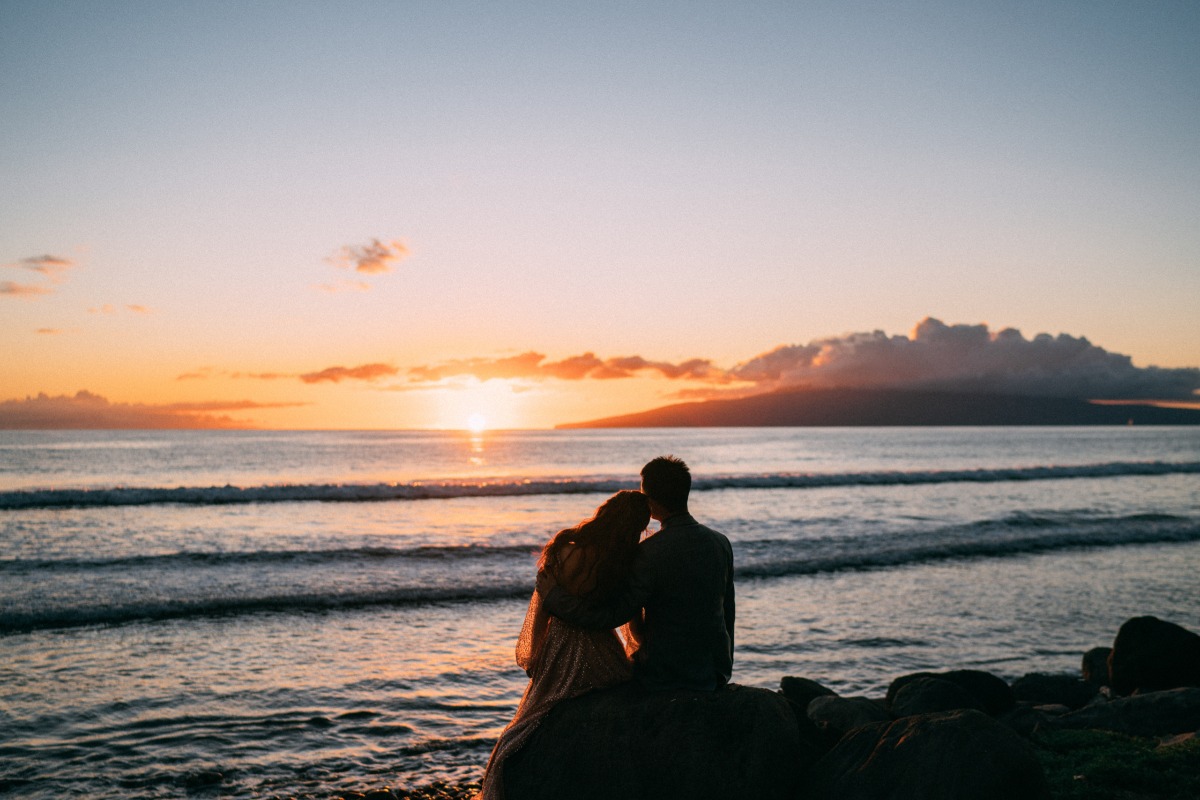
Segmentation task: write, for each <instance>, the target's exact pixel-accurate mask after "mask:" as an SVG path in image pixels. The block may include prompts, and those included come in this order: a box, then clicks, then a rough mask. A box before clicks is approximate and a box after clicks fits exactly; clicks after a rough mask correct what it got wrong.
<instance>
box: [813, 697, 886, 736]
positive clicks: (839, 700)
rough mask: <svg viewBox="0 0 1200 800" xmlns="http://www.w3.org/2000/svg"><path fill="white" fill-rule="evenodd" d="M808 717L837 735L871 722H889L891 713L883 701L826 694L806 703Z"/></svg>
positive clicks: (819, 726) (818, 725)
mask: <svg viewBox="0 0 1200 800" xmlns="http://www.w3.org/2000/svg"><path fill="white" fill-rule="evenodd" d="M807 713H808V718H809V719H810V720H811V721H812V722H813V724H814V725H816V726H817V727H818V728H821V729H823V730H827V731H830V732H832V733H836V734H838V735H839V736H840V735H841V734H844V733H846V732H847V731H852V730H854V729H855V728H861V727H862V726H863V725H869V724H871V723H872V722H891V720H892V715H891V713H889V712H888V710H887V708H886V707H885V706H884V705H883V703H881V702H879V701H878V700H872V699H870V698H869V697H838V696H837V695H826V696H823V697H817V698H815V699H814V700H813V701H812V702H811V703H809V704H808V712H807Z"/></svg>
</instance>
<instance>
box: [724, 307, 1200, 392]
mask: <svg viewBox="0 0 1200 800" xmlns="http://www.w3.org/2000/svg"><path fill="white" fill-rule="evenodd" d="M730 375H731V376H732V377H733V378H735V379H736V380H738V381H742V382H750V383H752V384H754V385H755V387H756V388H757V389H758V390H763V389H776V388H788V387H799V386H809V387H821V388H827V387H860V388H866V387H872V388H911V389H940V390H955V391H971V392H992V393H997V394H1012V395H1030V396H1038V397H1077V398H1087V399H1171V398H1190V397H1192V396H1193V394H1194V392H1196V390H1197V389H1200V369H1196V368H1179V369H1166V368H1160V367H1135V366H1134V365H1133V362H1132V359H1131V358H1130V357H1129V356H1126V355H1121V354H1119V353H1110V352H1108V351H1107V350H1105V349H1104V348H1102V347H1097V346H1096V345H1094V344H1092V343H1091V342H1089V341H1088V340H1087V339H1086V338H1083V337H1074V336H1070V335H1067V334H1059V335H1057V336H1051V335H1049V334H1046V333H1039V334H1037V335H1036V336H1034V337H1033V338H1032V339H1026V338H1025V337H1024V336H1023V335H1022V334H1021V332H1020V331H1018V330H1016V329H1014V328H1004V329H1003V330H999V331H995V332H993V331H989V330H988V327H987V325H984V324H979V325H946V324H945V323H943V322H941V321H940V320H937V319H934V318H932V317H928V318H926V319H924V320H922V321H921V322H919V323H917V326H916V327H915V328H914V329H913V331H912V333H911V334H910V335H909V336H888V335H887V334H885V333H884V332H882V331H873V332H871V333H851V334H847V335H845V336H838V337H831V338H827V339H819V340H816V341H813V342H810V343H809V344H806V345H783V346H780V347H776V348H775V349H773V350H770V351H768V352H765V353H762V354H761V355H758V356H755V357H754V358H752V359H750V360H748V361H745V362H743V363H741V364H738V365H737V366H735V367H734V368H733V369H732V370H730Z"/></svg>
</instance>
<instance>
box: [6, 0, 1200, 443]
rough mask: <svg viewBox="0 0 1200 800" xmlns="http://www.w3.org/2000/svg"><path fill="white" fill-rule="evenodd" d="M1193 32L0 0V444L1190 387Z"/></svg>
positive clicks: (213, 2)
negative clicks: (21, 431)
mask: <svg viewBox="0 0 1200 800" xmlns="http://www.w3.org/2000/svg"><path fill="white" fill-rule="evenodd" d="M1198 40H1200V4H1196V3H1194V2H1190V1H1189V0H1179V1H1178V2H1161V1H1158V0H1147V1H1146V2H1137V3H1129V2H1092V1H1089V2H1083V1H1082V0H1080V1H1079V2H1069V1H1067V0H1064V1H1063V2H1055V3H1045V2H1013V1H1007V0H1000V1H998V2H986V3H983V2H979V3H976V2H962V1H961V0H954V1H952V0H946V1H945V2H942V1H940V0H937V1H935V0H929V1H928V2H886V3H885V2H877V3H859V2H805V3H795V2H780V3H773V2H757V3H745V4H734V3H704V2H689V3H668V2H659V3H655V2H646V3H642V2H639V3H622V2H617V3H570V2H568V3H563V2H546V3H536V2H506V3H459V2H439V3H416V2H412V3H410V2H354V1H353V0H351V1H350V2H338V3H331V2H330V3H317V2H299V1H293V2H267V1H265V0H261V1H260V2H221V1H220V0H205V1H204V2H187V0H182V1H181V2H171V3H161V2H119V1H117V0H113V1H111V2H83V1H82V0H79V1H78V2H58V1H57V0H36V1H34V0H30V1H24V0H0V178H2V180H0V183H2V185H3V187H4V188H3V191H0V337H2V339H0V341H3V342H4V347H3V355H0V427H22V426H30V425H33V426H36V427H58V426H65V427H72V426H79V425H95V426H100V427H107V426H118V427H125V426H133V427H142V426H146V427H160V426H177V425H182V426H188V427H209V426H255V427H272V428H426V427H434V428H462V427H464V426H467V425H468V424H475V425H481V424H486V425H487V426H488V427H493V428H511V427H516V428H525V427H535V428H536V427H548V426H552V425H555V424H558V423H564V422H572V421H578V420H583V419H591V418H596V417H602V416H608V415H612V414H620V413H628V412H632V411H640V410H644V409H648V408H653V407H656V406H659V405H663V404H666V403H669V402H677V401H678V400H679V399H681V398H696V399H703V398H707V397H715V396H730V395H739V394H750V393H755V392H758V391H764V390H769V389H775V388H781V387H787V386H791V385H801V384H803V385H838V384H847V383H849V384H853V385H875V384H882V385H893V386H910V385H916V386H944V387H949V388H954V387H956V386H973V387H985V388H988V389H992V390H997V391H1005V390H1009V391H1020V392H1026V393H1043V394H1056V393H1063V394H1065V393H1081V392H1082V393H1086V394H1087V395H1088V396H1094V397H1107V398H1119V397H1155V398H1159V399H1188V398H1195V394H1194V392H1195V390H1196V389H1197V388H1198V387H1200V371H1198V370H1197V367H1200V322H1198V319H1197V310H1198V309H1200V48H1197V47H1196V45H1195V43H1196V42H1197V41H1198ZM469 421H470V423H469Z"/></svg>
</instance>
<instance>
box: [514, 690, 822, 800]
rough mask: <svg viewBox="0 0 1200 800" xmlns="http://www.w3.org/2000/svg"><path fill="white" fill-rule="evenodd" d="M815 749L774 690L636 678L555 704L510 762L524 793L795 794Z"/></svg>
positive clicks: (596, 798) (597, 796) (557, 798)
mask: <svg viewBox="0 0 1200 800" xmlns="http://www.w3.org/2000/svg"><path fill="white" fill-rule="evenodd" d="M817 755H818V753H817V752H815V751H812V750H809V749H807V748H805V747H804V746H803V745H802V744H801V741H800V734H799V731H798V728H797V723H796V718H795V716H794V713H793V711H792V709H791V707H790V706H789V704H788V702H787V701H786V700H785V699H784V698H783V696H781V695H780V694H778V693H776V692H771V691H767V690H766V689H754V688H749V687H743V686H728V687H726V688H725V689H722V690H721V691H718V692H691V691H668V692H646V691H643V690H641V689H639V688H638V687H637V686H635V685H633V684H625V685H622V686H617V687H613V688H611V689H605V690H602V691H596V692H590V693H588V694H585V695H582V696H580V697H576V698H572V699H570V700H566V701H564V702H562V703H559V704H558V705H556V706H555V707H554V709H553V710H551V711H550V713H549V714H547V715H546V718H545V719H544V720H542V723H541V724H540V725H539V726H538V728H537V730H536V731H535V732H534V734H533V735H532V736H531V737H530V739H529V741H528V742H527V743H526V745H525V746H524V747H523V748H522V749H521V751H520V752H519V753H517V754H516V755H514V756H512V757H511V758H510V759H509V760H508V761H507V762H506V763H505V769H504V775H505V794H506V795H507V796H508V797H512V798H520V799H521V800H541V799H542V798H545V800H561V798H564V797H570V798H577V800H608V798H615V797H620V798H632V799H634V800H636V799H637V798H647V800H649V798H654V800H671V798H688V800H700V799H701V798H714V800H716V798H728V799H729V800H738V799H739V798H744V799H745V800H752V799H753V800H769V799H770V798H780V800H783V799H784V798H791V797H793V796H794V794H795V792H796V790H797V786H798V785H799V779H800V776H801V774H802V772H803V771H804V769H806V768H807V767H808V766H809V765H810V764H811V763H812V762H813V761H815V760H816V757H817Z"/></svg>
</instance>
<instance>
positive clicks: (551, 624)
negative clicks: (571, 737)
mask: <svg viewBox="0 0 1200 800" xmlns="http://www.w3.org/2000/svg"><path fill="white" fill-rule="evenodd" d="M632 647H633V646H632V645H630V649H632ZM517 664H518V665H519V666H520V667H522V668H523V669H524V670H525V672H526V673H527V674H528V675H529V686H527V687H526V688H525V694H524V696H523V697H522V698H521V704H520V705H519V706H517V713H516V715H515V716H514V717H513V719H512V722H510V723H508V727H506V728H505V729H504V732H503V733H501V734H500V739H499V740H498V741H497V742H496V747H495V749H493V750H492V757H491V758H490V759H489V760H488V764H487V768H486V769H485V770H484V773H483V791H482V793H481V794H480V795H479V798H480V800H504V761H505V760H506V759H507V758H508V757H509V756H511V755H513V754H514V753H516V752H517V751H518V750H520V749H521V747H522V745H524V744H525V742H526V741H527V740H528V739H529V737H530V735H532V734H533V732H534V730H535V729H536V728H537V726H538V723H540V722H541V721H542V718H543V717H545V716H546V714H547V713H548V712H549V711H550V709H551V708H553V707H554V704H555V703H558V702H560V701H562V700H566V699H567V698H568V697H575V696H577V695H581V694H583V693H584V692H587V691H590V690H592V689H599V688H603V687H605V686H613V685H615V684H618V683H622V682H624V681H627V680H629V679H630V677H631V674H632V666H631V662H630V660H629V656H628V655H627V654H626V646H625V644H624V643H623V642H622V641H621V638H620V637H619V636H618V635H617V632H616V631H612V630H607V631H598V630H587V629H585V628H577V627H575V626H574V625H570V624H568V623H566V622H563V621H562V620H561V619H558V618H557V617H554V616H551V614H550V613H549V612H548V611H546V610H545V609H543V608H542V600H541V597H540V596H539V595H538V593H537V592H534V593H533V597H532V598H531V599H530V601H529V611H528V612H526V614H525V624H524V625H523V626H522V627H521V635H520V637H519V638H518V639H517Z"/></svg>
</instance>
